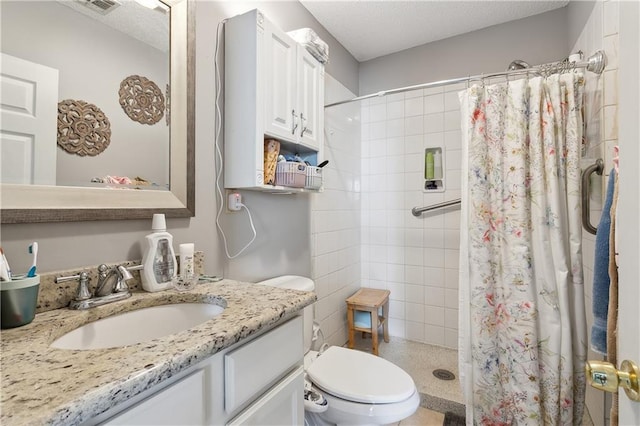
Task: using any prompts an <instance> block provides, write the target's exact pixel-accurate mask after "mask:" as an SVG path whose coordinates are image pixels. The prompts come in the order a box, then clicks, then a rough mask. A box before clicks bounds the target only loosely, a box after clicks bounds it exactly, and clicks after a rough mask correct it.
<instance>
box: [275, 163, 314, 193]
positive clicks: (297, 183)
mask: <svg viewBox="0 0 640 426" xmlns="http://www.w3.org/2000/svg"><path fill="white" fill-rule="evenodd" d="M306 178H307V165H306V164H304V163H296V162H294V161H281V162H279V163H278V165H277V167H276V185H281V186H288V187H291V188H304V184H305V180H306Z"/></svg>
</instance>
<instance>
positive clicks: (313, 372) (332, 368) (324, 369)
mask: <svg viewBox="0 0 640 426" xmlns="http://www.w3.org/2000/svg"><path fill="white" fill-rule="evenodd" d="M307 374H308V376H309V378H310V379H311V381H312V382H313V383H314V384H315V385H316V386H318V387H319V388H320V389H322V390H324V391H325V392H328V393H330V394H332V395H334V396H337V397H339V398H342V399H346V400H349V401H354V402H364V403H378V404H383V403H393V402H399V401H404V400H405V399H407V398H409V397H410V396H411V395H413V393H414V392H415V384H414V383H413V379H411V376H409V375H408V374H407V373H406V372H405V371H404V370H403V369H401V368H400V367H398V366H396V365H394V364H392V363H391V362H389V361H387V360H385V359H382V358H380V357H377V356H375V355H371V354H368V353H365V352H360V351H356V350H353V349H347V348H342V347H340V346H331V347H330V348H329V349H327V350H326V351H324V352H323V353H322V355H320V356H319V357H318V358H316V360H315V361H314V362H313V363H312V364H311V366H309V368H308V369H307Z"/></svg>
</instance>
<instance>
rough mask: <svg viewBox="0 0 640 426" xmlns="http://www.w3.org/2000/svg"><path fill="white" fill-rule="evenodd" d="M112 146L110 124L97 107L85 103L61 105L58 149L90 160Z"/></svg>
mask: <svg viewBox="0 0 640 426" xmlns="http://www.w3.org/2000/svg"><path fill="white" fill-rule="evenodd" d="M110 142H111V123H110V122H109V119H108V118H107V116H106V115H105V114H104V112H102V110H101V109H100V108H98V107H97V106H95V105H93V104H90V103H88V102H85V101H79V100H74V99H65V100H64V101H60V102H58V145H59V146H60V147H61V148H62V149H64V150H65V151H67V152H69V153H71V154H76V155H79V156H81V157H84V156H85V155H89V156H91V157H93V156H96V155H98V154H100V153H101V152H102V151H104V150H105V149H107V147H108V146H109V143H110Z"/></svg>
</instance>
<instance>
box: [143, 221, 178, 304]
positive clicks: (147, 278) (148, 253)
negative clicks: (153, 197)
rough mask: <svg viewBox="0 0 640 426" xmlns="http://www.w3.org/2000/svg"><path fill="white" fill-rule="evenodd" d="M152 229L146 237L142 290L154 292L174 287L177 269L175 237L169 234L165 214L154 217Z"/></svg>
mask: <svg viewBox="0 0 640 426" xmlns="http://www.w3.org/2000/svg"><path fill="white" fill-rule="evenodd" d="M151 229H152V231H153V232H151V234H149V235H147V236H146V237H145V241H146V246H145V253H144V256H143V257H142V266H143V269H142V274H141V277H142V288H143V289H144V290H146V291H151V292H154V291H161V290H166V289H168V288H171V287H172V285H173V279H174V278H175V277H176V271H177V268H176V254H175V252H174V251H173V236H172V235H171V234H170V233H168V232H167V224H166V221H165V217H164V214H154V215H153V221H152V223H151Z"/></svg>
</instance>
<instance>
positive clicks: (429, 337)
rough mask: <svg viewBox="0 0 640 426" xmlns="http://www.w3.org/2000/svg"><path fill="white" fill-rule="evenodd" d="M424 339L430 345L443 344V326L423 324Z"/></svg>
mask: <svg viewBox="0 0 640 426" xmlns="http://www.w3.org/2000/svg"><path fill="white" fill-rule="evenodd" d="M424 341H425V343H429V344H431V345H440V346H444V327H438V326H435V325H425V327H424Z"/></svg>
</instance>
